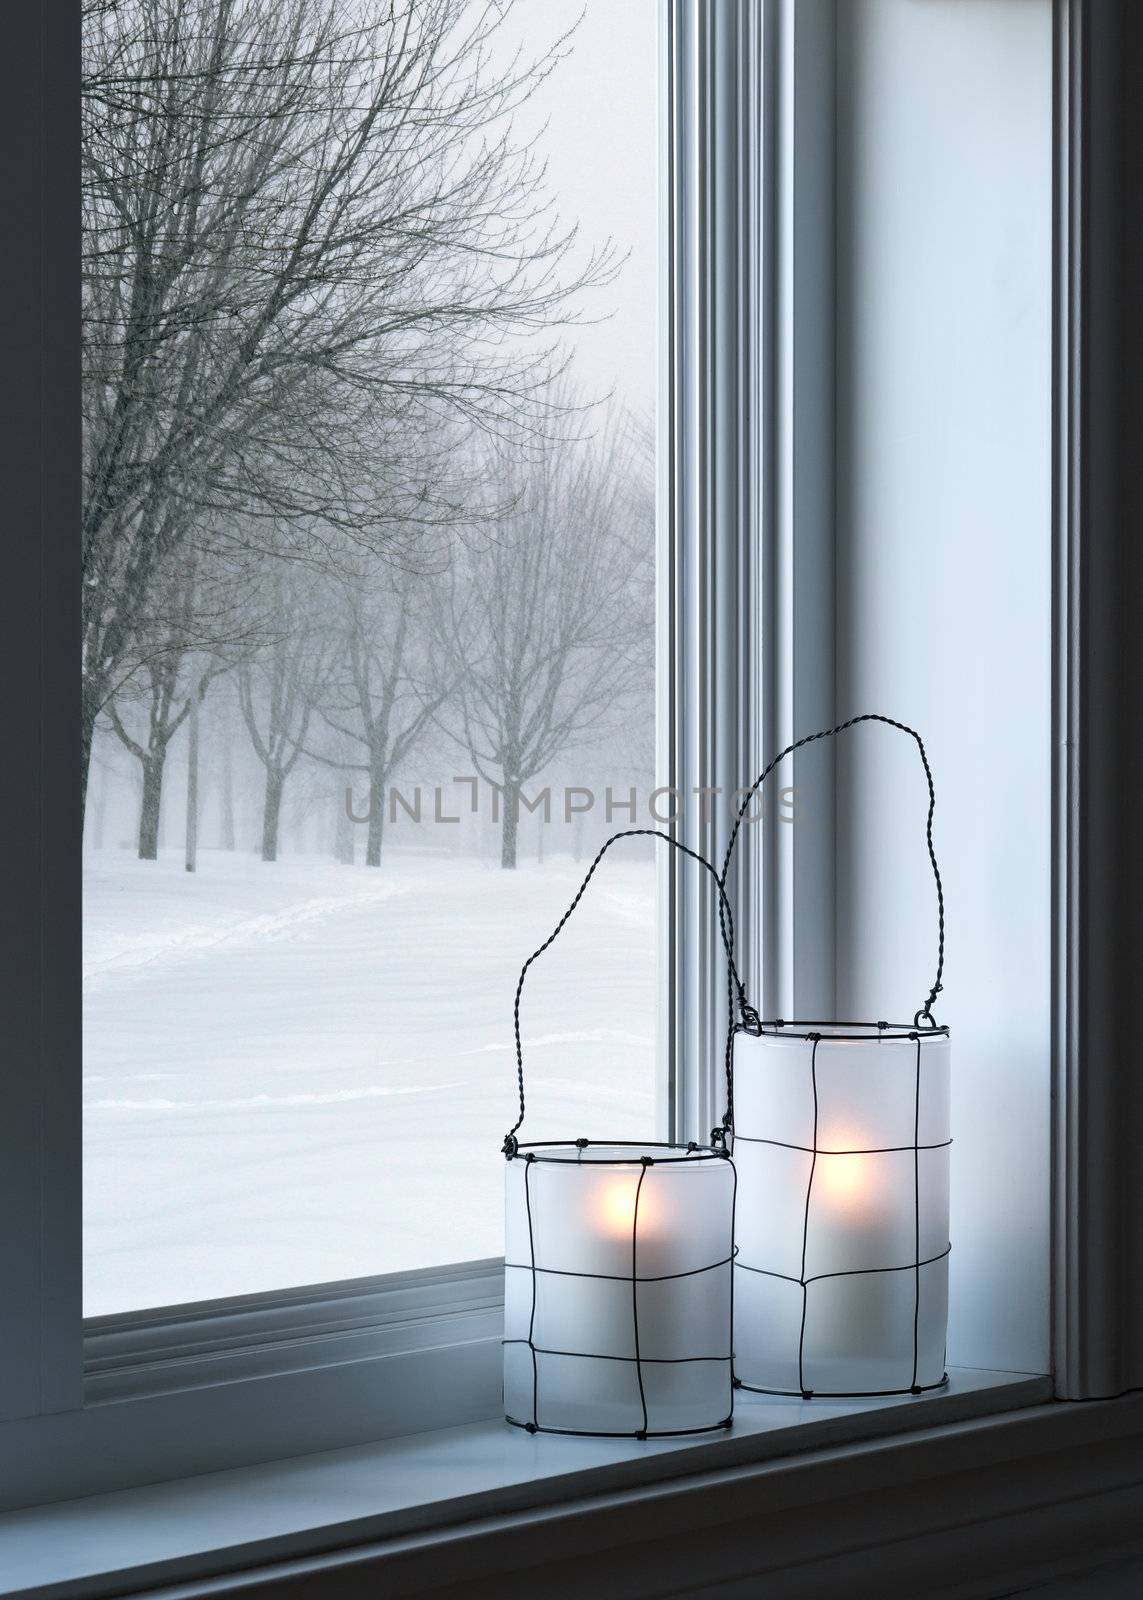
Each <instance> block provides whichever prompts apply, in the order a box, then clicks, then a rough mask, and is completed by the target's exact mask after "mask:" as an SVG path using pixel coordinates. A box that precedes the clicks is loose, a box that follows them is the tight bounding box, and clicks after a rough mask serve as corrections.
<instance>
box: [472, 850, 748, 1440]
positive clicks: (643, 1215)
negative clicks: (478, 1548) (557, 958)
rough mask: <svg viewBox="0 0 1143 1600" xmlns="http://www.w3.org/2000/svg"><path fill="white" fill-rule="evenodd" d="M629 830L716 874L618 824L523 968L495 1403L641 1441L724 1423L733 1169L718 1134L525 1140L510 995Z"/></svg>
mask: <svg viewBox="0 0 1143 1600" xmlns="http://www.w3.org/2000/svg"><path fill="white" fill-rule="evenodd" d="M632 837H649V838H654V839H662V840H664V841H665V842H666V843H668V844H670V845H671V846H672V847H673V848H676V849H679V850H681V851H682V852H683V853H684V854H686V855H688V856H691V857H692V859H694V860H696V861H698V862H699V863H700V865H702V866H703V867H704V868H705V869H706V871H707V872H709V873H710V875H711V876H712V878H714V880H715V882H716V884H717V882H718V875H717V873H716V872H715V871H714V868H713V867H711V866H710V865H709V863H708V862H706V861H705V860H703V858H702V857H701V856H699V855H697V854H696V853H695V852H694V851H691V850H688V849H687V848H686V846H684V845H680V844H679V843H678V842H677V841H676V840H673V839H671V838H670V837H669V835H667V834H662V833H658V832H657V831H656V830H654V829H639V828H634V829H627V830H625V831H624V832H622V833H618V834H616V835H615V836H614V837H613V838H611V839H609V840H608V841H607V843H606V844H605V845H604V846H603V848H602V849H601V850H600V852H599V854H598V855H597V856H596V858H595V860H594V862H593V863H592V865H591V867H590V869H589V870H588V873H587V875H586V877H585V878H584V880H583V883H582V884H581V886H580V888H579V891H578V893H577V894H576V895H575V897H574V899H573V900H572V903H571V905H570V906H569V908H568V910H567V912H565V914H564V916H563V917H562V918H561V920H560V922H559V923H558V924H557V926H556V928H555V930H554V932H553V933H552V934H551V936H550V937H549V938H548V939H547V940H546V941H545V943H544V944H542V945H541V946H540V948H539V949H538V950H537V951H536V952H535V954H534V955H532V956H530V957H529V958H528V960H527V961H526V962H525V964H524V967H523V970H522V972H521V974H520V981H519V983H518V985H517V988H516V1005H515V1029H516V1063H517V1077H518V1086H519V1103H520V1114H519V1117H518V1118H517V1121H516V1124H515V1126H514V1127H513V1128H512V1130H511V1132H510V1133H509V1134H508V1136H507V1138H506V1139H505V1141H504V1154H505V1155H506V1156H507V1158H508V1163H507V1175H506V1177H507V1181H506V1191H505V1263H504V1268H505V1272H504V1276H505V1287H504V1410H505V1416H506V1418H507V1420H508V1421H509V1422H511V1423H515V1424H516V1425H517V1426H519V1427H523V1428H526V1429H527V1430H528V1431H529V1432H530V1433H577V1434H591V1435H603V1436H621V1435H622V1436H627V1435H629V1436H631V1437H633V1438H637V1439H645V1438H651V1437H654V1436H656V1435H661V1434H680V1433H700V1432H705V1431H706V1430H708V1429H712V1428H726V1427H729V1425H730V1421H731V1415H732V1412H733V1383H732V1370H731V1367H732V1360H731V1347H730V1330H731V1298H732V1292H733V1279H732V1258H733V1234H734V1204H735V1173H734V1166H733V1163H732V1162H731V1161H730V1159H729V1153H728V1151H727V1149H726V1146H725V1144H724V1143H722V1142H719V1143H712V1144H711V1145H702V1146H700V1145H697V1144H693V1143H692V1144H685V1145H681V1144H669V1143H647V1144H637V1145H632V1144H624V1143H614V1142H607V1141H603V1142H596V1141H594V1140H588V1139H586V1138H577V1139H572V1140H568V1141H566V1142H557V1143H545V1144H532V1145H527V1144H521V1143H519V1141H518V1140H517V1137H516V1135H517V1133H518V1131H519V1129H520V1126H521V1124H522V1123H523V1120H524V1064H523V1051H522V1045H521V1035H520V999H521V994H522V991H523V987H524V980H525V978H526V976H527V973H528V969H529V968H530V966H531V965H532V963H533V962H534V961H535V960H536V959H537V957H538V956H540V955H542V954H543V952H544V951H545V950H546V949H547V948H548V946H549V945H550V944H551V943H552V941H553V940H554V939H555V938H556V936H557V935H558V934H559V932H560V930H561V929H562V928H563V926H564V923H565V922H566V921H567V919H568V917H570V916H571V914H572V912H573V911H574V910H575V908H576V907H577V906H578V904H579V902H580V900H581V898H582V897H583V894H584V892H585V890H586V889H587V886H588V884H589V883H590V881H591V879H592V877H593V876H594V874H595V871H596V868H597V867H598V866H599V863H600V861H601V860H602V859H603V856H604V854H605V853H606V852H607V850H608V849H609V848H610V847H611V845H612V844H614V843H615V842H616V841H617V840H619V839H623V838H632ZM720 894H721V888H720ZM724 916H725V917H727V918H728V917H729V909H728V908H725V907H724ZM728 949H732V944H731V945H728ZM731 970H732V971H733V957H731ZM728 1059H729V1057H728Z"/></svg>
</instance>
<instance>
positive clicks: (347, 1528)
mask: <svg viewBox="0 0 1143 1600" xmlns="http://www.w3.org/2000/svg"><path fill="white" fill-rule="evenodd" d="M1050 1396H1051V1381H1050V1379H1048V1378H1044V1377H1040V1376H1035V1375H1029V1374H1021V1373H1011V1372H986V1371H982V1370H976V1369H968V1368H954V1369H952V1371H951V1372H950V1383H949V1387H948V1388H947V1389H946V1390H944V1391H942V1392H940V1393H938V1394H933V1395H926V1396H922V1397H918V1398H911V1397H908V1396H905V1397H902V1398H894V1399H890V1400H880V1401H868V1400H862V1401H848V1402H846V1401H809V1402H805V1401H801V1400H796V1399H776V1398H773V1399H772V1398H762V1397H760V1396H755V1395H742V1396H740V1398H739V1401H738V1405H737V1407H736V1410H735V1420H734V1427H733V1429H732V1430H731V1431H730V1432H728V1433H723V1434H714V1435H709V1436H705V1437H699V1438H693V1437H692V1438H682V1439H677V1440H671V1439H660V1440H647V1441H645V1442H643V1443H637V1442H636V1441H633V1440H630V1441H629V1440H615V1439H574V1438H557V1437H552V1436H546V1437H529V1436H528V1435H527V1434H524V1433H522V1432H520V1431H518V1430H517V1429H514V1428H509V1427H508V1426H506V1425H505V1424H504V1423H502V1422H480V1423H473V1424H469V1425H468V1426H465V1427H460V1428H450V1429H446V1430H443V1431H440V1432H435V1433H423V1434H417V1435H413V1436H411V1437H406V1438H400V1439H389V1440H385V1441H383V1442H381V1443H377V1444H370V1445H358V1446H355V1447H353V1448H350V1449H343V1450H332V1451H327V1452H324V1453H321V1454H316V1455H310V1456H297V1457H294V1458H292V1459H290V1460H286V1461H276V1462H271V1463H268V1464H266V1465H262V1466H257V1467H242V1468H237V1469H232V1470H230V1471H226V1472H215V1473H209V1474H205V1475H203V1476H200V1477H194V1478H185V1479H180V1480H176V1481H173V1482H170V1483H163V1484H157V1485H152V1486H150V1487H147V1488H140V1489H128V1490H120V1491H118V1492H115V1493H111V1494H102V1495H92V1496H89V1497H87V1498H84V1499H80V1500H70V1501H63V1502H60V1503H58V1504H54V1505H50V1506H40V1507H35V1508H33V1509H30V1510H25V1511H15V1512H9V1513H7V1514H5V1515H3V1516H0V1574H2V1576H0V1594H2V1595H4V1596H7V1597H16V1596H21V1597H26V1600H31V1597H33V1596H35V1597H36V1600H58V1597H62V1596H65V1595H78V1594H83V1595H85V1596H86V1595H102V1594H122V1593H124V1592H129V1591H130V1590H131V1589H135V1588H142V1587H144V1586H149V1585H153V1584H157V1583H162V1582H165V1583H170V1582H174V1581H177V1580H181V1579H189V1578H193V1577H202V1576H204V1575H207V1574H217V1573H223V1572H229V1571H235V1570H237V1569H240V1568H249V1567H252V1566H258V1565H261V1564H263V1563H266V1562H272V1561H281V1560H283V1559H288V1558H291V1557H298V1556H302V1555H306V1554H307V1553H312V1552H315V1551H326V1552H328V1551H330V1550H336V1549H346V1548H349V1547H352V1546H356V1545H361V1544H365V1543H368V1542H371V1541H377V1540H383V1539H390V1538H393V1537H395V1536H397V1535H402V1534H403V1535H410V1534H422V1535H423V1534H425V1533H427V1532H428V1531H429V1530H432V1529H443V1528H446V1527H448V1526H449V1525H455V1524H458V1523H468V1522H472V1521H473V1520H474V1519H477V1518H481V1517H487V1516H489V1515H497V1516H504V1515H511V1514H513V1513H516V1514H519V1513H523V1512H526V1511H528V1510H535V1509H539V1508H543V1507H545V1506H551V1505H554V1504H557V1503H563V1504H566V1503H567V1502H568V1501H569V1500H573V1499H577V1498H581V1497H586V1496H588V1495H598V1494H601V1493H607V1492H614V1491H621V1490H624V1489H630V1488H632V1487H635V1486H638V1485H644V1484H648V1483H652V1482H662V1481H664V1480H667V1479H671V1478H678V1477H682V1476H685V1475H689V1474H693V1473H699V1472H710V1471H714V1470H717V1469H722V1468H733V1467H741V1466H744V1465H747V1464H750V1463H757V1462H763V1461H767V1460H773V1459H774V1458H776V1457H779V1456H782V1455H786V1454H791V1453H795V1452H805V1451H807V1450H811V1449H822V1448H827V1447H831V1446H834V1447H836V1446H839V1445H843V1444H846V1443H849V1442H850V1441H855V1442H856V1441H860V1440H868V1439H870V1438H874V1437H877V1436H883V1435H887V1434H894V1433H900V1432H902V1431H903V1430H909V1431H914V1430H917V1429H921V1428H932V1427H933V1426H934V1425H935V1424H940V1425H945V1424H950V1423H956V1422H963V1421H966V1420H968V1419H970V1418H975V1417H980V1416H984V1415H987V1414H988V1413H992V1412H997V1411H1006V1410H1014V1409H1016V1408H1018V1407H1025V1406H1030V1405H1035V1404H1038V1403H1039V1402H1041V1401H1044V1400H1046V1399H1048V1398H1050Z"/></svg>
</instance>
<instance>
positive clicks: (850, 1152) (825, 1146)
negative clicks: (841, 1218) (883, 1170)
mask: <svg viewBox="0 0 1143 1600" xmlns="http://www.w3.org/2000/svg"><path fill="white" fill-rule="evenodd" d="M869 1142H870V1141H869V1140H867V1139H866V1138H864V1137H863V1136H862V1134H861V1133H860V1132H857V1133H855V1132H853V1130H851V1129H842V1130H839V1131H837V1132H836V1133H834V1134H832V1135H831V1136H830V1137H828V1138H826V1139H825V1140H823V1142H822V1145H821V1147H820V1148H819V1150H818V1158H817V1162H816V1164H815V1167H814V1188H815V1190H819V1189H820V1191H821V1194H822V1198H823V1200H824V1201H825V1203H826V1204H827V1205H830V1206H832V1207H834V1208H835V1209H836V1210H838V1211H860V1210H865V1209H867V1208H868V1207H869V1206H870V1205H871V1204H873V1203H874V1202H876V1200H877V1195H878V1189H879V1187H880V1185H879V1181H878V1176H879V1175H878V1167H877V1158H876V1157H875V1156H872V1155H869V1154H867V1153H865V1151H864V1150H863V1146H864V1145H865V1144H867V1143H869ZM831 1151H837V1152H841V1153H840V1154H831V1153H830V1152H831Z"/></svg>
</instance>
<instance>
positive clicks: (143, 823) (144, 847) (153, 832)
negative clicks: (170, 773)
mask: <svg viewBox="0 0 1143 1600" xmlns="http://www.w3.org/2000/svg"><path fill="white" fill-rule="evenodd" d="M166 754H167V753H166V751H165V750H160V751H159V753H158V754H157V755H151V756H148V757H147V759H146V760H145V761H144V762H143V764H142V765H143V798H142V802H141V803H140V806H139V860H140V861H157V860H158V859H159V819H160V818H161V816H162V812H163V763H164V761H165V759H166Z"/></svg>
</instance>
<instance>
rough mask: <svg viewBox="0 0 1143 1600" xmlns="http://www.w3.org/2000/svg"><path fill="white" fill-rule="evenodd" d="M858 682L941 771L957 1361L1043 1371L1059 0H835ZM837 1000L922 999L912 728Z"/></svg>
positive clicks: (843, 348)
mask: <svg viewBox="0 0 1143 1600" xmlns="http://www.w3.org/2000/svg"><path fill="white" fill-rule="evenodd" d="M838 28H839V38H838V73H839V81H840V84H841V96H840V104H839V111H838V117H839V125H838V147H837V148H838V174H837V182H838V206H839V211H838V261H837V273H838V352H837V353H838V415H837V434H838V477H837V506H838V517H839V563H838V594H837V613H838V615H837V622H838V645H837V707H838V711H839V714H841V715H843V716H844V715H847V714H850V713H852V712H856V711H865V710H877V711H882V712H886V713H888V714H889V715H891V716H895V717H899V718H901V719H902V720H904V721H906V722H909V723H912V724H913V725H914V726H915V727H917V728H918V729H919V730H920V731H921V733H922V734H923V736H924V737H925V740H926V743H927V745H928V748H929V753H930V759H931V761H932V765H933V769H934V774H935V777H936V783H937V817H936V828H935V839H936V844H937V851H938V855H939V858H940V861H941V865H942V868H943V871H944V878H945V886H946V898H947V907H948V952H947V967H946V978H947V981H946V993H945V994H944V995H943V996H942V997H941V1001H940V1004H939V1008H938V1016H939V1018H940V1019H941V1020H943V1021H945V1022H948V1023H949V1024H950V1025H951V1028H952V1036H953V1069H954V1085H955V1087H954V1104H953V1112H954V1126H953V1132H954V1136H955V1140H956V1142H955V1145H954V1150H953V1156H954V1163H953V1187H954V1194H953V1227H952V1238H953V1254H952V1259H951V1276H952V1283H951V1304H950V1328H949V1352H948V1354H949V1360H950V1362H955V1363H959V1364H965V1365H977V1366H993V1367H1004V1368H1016V1369H1024V1370H1041V1371H1042V1370H1046V1369H1047V1366H1048V1364H1049V1339H1048V1310H1049V1303H1048V1296H1049V1278H1048V1182H1049V1176H1048V1175H1049V1166H1048V1161H1049V1123H1048V1113H1049V960H1050V945H1049V934H1050V916H1049V908H1050V898H1049V891H1050V882H1049V859H1050V858H1049V754H1050V751H1049V739H1050V720H1049V709H1050V704H1049V687H1050V676H1049V674H1050V656H1049V624H1050V553H1051V544H1050V540H1051V522H1050V447H1051V433H1050V429H1051V410H1050V374H1051V326H1050V316H1051V6H1050V3H1049V0H841V3H839V5H838ZM845 737H846V739H847V740H848V741H849V743H848V746H847V748H846V749H845V750H844V752H839V757H840V759H839V766H838V785H839V788H838V796H839V803H838V818H839V833H838V912H839V961H838V964H839V981H838V1014H839V1015H841V1016H850V1017H884V1016H889V1017H891V1018H893V1019H894V1020H896V1019H898V1018H902V1017H906V1016H908V1017H911V1016H912V1013H913V1011H914V1010H915V1009H916V1007H917V1005H919V1004H920V1002H921V1000H922V999H923V997H924V995H925V993H926V992H927V989H928V985H929V982H930V981H931V979H930V973H931V970H932V967H933V964H934V953H935V937H936V928H935V905H934V896H933V889H932V881H931V878H929V877H928V876H927V858H926V855H925V849H924V808H925V803H926V795H925V789H924V783H923V777H922V774H921V772H920V768H919V765H918V763H917V761H916V754H915V751H914V750H913V749H912V747H911V744H910V742H909V741H906V740H904V739H900V738H897V737H896V736H894V735H893V734H892V733H890V732H889V731H888V730H880V729H878V730H875V731H874V730H869V729H861V730H858V731H857V732H856V733H852V734H849V735H846V736H845Z"/></svg>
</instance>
